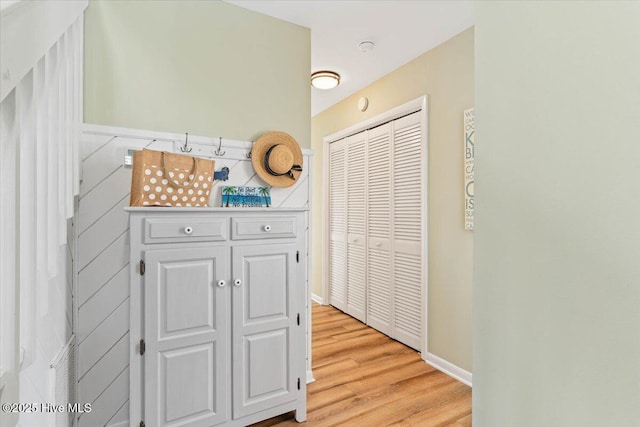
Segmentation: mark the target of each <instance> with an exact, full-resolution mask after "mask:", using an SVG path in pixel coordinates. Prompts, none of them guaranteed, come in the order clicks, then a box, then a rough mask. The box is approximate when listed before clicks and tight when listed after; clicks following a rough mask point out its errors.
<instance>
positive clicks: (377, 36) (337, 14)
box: [228, 0, 473, 116]
mask: <svg viewBox="0 0 640 427" xmlns="http://www.w3.org/2000/svg"><path fill="white" fill-rule="evenodd" d="M228 2H229V3H232V4H235V5H237V6H240V7H243V8H246V9H251V10H254V11H256V12H260V13H263V14H265V15H269V16H273V17H275V18H279V19H282V20H285V21H288V22H292V23H294V24H298V25H301V26H304V27H307V28H310V29H311V71H312V72H313V71H318V70H332V71H336V72H338V73H339V74H340V76H341V81H340V85H339V86H338V87H337V88H335V89H330V90H320V89H316V88H311V115H312V116H315V115H316V114H318V113H320V112H321V111H322V110H324V109H326V108H329V107H330V106H332V105H334V104H336V103H337V102H339V101H341V100H342V99H344V98H346V97H347V96H349V95H351V94H352V93H354V92H357V91H358V90H360V89H362V88H364V87H365V86H367V85H369V84H370V83H373V82H374V81H376V80H378V79H379V78H380V77H382V76H384V75H385V74H388V73H389V72H391V71H393V70H395V69H396V68H398V67H400V66H401V65H403V64H406V63H407V62H409V61H411V60H412V59H414V58H416V57H417V56H419V55H420V54H422V53H424V52H426V51H428V50H429V49H431V48H433V47H435V46H437V45H439V44H441V43H442V42H444V41H446V40H448V39H450V38H451V37H453V36H455V35H456V34H458V33H460V32H461V31H463V30H465V29H467V28H469V27H471V26H472V25H473V1H456V0H449V1H427V0H422V1H420V0H413V1H409V0H396V1H330V0H325V1H318V0H297V1H291V0H275V1H272V0H228ZM364 40H370V41H373V42H374V43H375V47H374V49H373V50H372V51H371V52H368V53H362V52H361V51H360V50H359V48H358V44H359V43H360V42H362V41H364Z"/></svg>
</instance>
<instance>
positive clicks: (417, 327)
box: [391, 113, 427, 350]
mask: <svg viewBox="0 0 640 427" xmlns="http://www.w3.org/2000/svg"><path fill="white" fill-rule="evenodd" d="M420 116H421V114H420V113H414V114H411V115H409V116H405V117H403V118H401V119H398V120H395V121H394V122H393V189H392V194H393V208H392V211H393V220H392V221H391V224H392V236H393V244H392V248H393V274H394V295H393V302H394V307H393V324H394V332H393V337H394V338H395V339H397V340H398V341H400V342H402V343H405V344H407V345H408V346H410V347H413V348H415V349H416V350H420V346H421V336H422V325H423V319H422V305H423V302H422V301H423V295H422V290H423V274H422V226H423V224H422V222H423V221H422V201H423V200H424V199H425V198H426V196H427V195H426V189H423V188H422V184H421V183H422V169H423V167H426V165H423V164H422V149H423V147H424V142H423V141H422V136H421V117H420Z"/></svg>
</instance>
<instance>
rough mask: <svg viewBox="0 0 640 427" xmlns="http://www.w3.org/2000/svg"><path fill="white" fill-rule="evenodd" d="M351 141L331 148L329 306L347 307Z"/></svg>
mask: <svg viewBox="0 0 640 427" xmlns="http://www.w3.org/2000/svg"><path fill="white" fill-rule="evenodd" d="M346 146H347V140H346V139H342V140H340V141H336V142H334V143H332V144H330V145H329V236H330V241H329V304H331V305H332V306H334V307H336V308H339V309H340V310H342V311H345V310H346V308H347V266H346V258H347V204H346V202H347V199H346V191H347V188H346V160H347V156H346V154H347V150H346Z"/></svg>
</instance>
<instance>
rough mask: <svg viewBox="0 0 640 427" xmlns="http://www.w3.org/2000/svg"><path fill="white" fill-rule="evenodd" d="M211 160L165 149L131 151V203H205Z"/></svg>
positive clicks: (155, 204) (165, 204) (211, 169)
mask: <svg viewBox="0 0 640 427" xmlns="http://www.w3.org/2000/svg"><path fill="white" fill-rule="evenodd" d="M213 170H214V161H213V160H209V159H201V158H196V157H192V156H185V155H183V154H174V153H168V152H166V151H155V150H148V149H146V148H144V149H142V151H136V152H135V153H133V173H132V175H131V198H130V199H129V205H130V206H181V207H185V206H207V205H208V203H209V196H210V195H211V187H212V185H213Z"/></svg>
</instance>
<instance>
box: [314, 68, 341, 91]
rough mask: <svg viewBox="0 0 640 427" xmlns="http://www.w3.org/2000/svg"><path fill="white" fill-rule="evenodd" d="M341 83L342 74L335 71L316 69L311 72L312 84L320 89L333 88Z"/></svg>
mask: <svg viewBox="0 0 640 427" xmlns="http://www.w3.org/2000/svg"><path fill="white" fill-rule="evenodd" d="M339 84H340V74H338V73H336V72H334V71H316V72H315V73H313V74H311V86H313V87H316V88H318V89H333V88H334V87H336V86H338V85H339Z"/></svg>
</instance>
